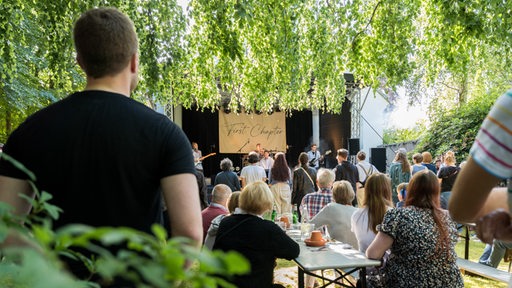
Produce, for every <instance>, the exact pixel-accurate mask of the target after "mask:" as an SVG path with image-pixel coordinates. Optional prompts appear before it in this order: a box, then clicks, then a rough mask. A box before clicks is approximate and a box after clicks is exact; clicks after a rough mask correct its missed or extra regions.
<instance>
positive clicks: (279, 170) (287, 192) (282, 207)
mask: <svg viewBox="0 0 512 288" xmlns="http://www.w3.org/2000/svg"><path fill="white" fill-rule="evenodd" d="M270 173H271V174H272V175H271V178H272V183H271V186H270V191H272V194H273V195H274V207H275V209H276V211H277V213H278V214H282V213H292V204H291V203H292V190H291V188H290V184H289V183H290V178H291V177H290V168H289V167H288V164H287V163H286V159H285V158H284V153H281V152H279V153H277V154H276V159H275V161H274V166H272V169H271V170H270Z"/></svg>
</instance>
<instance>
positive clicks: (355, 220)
mask: <svg viewBox="0 0 512 288" xmlns="http://www.w3.org/2000/svg"><path fill="white" fill-rule="evenodd" d="M389 209H392V208H391V207H388V210H389ZM351 224H352V229H351V231H352V232H354V234H356V238H357V243H358V244H359V251H361V252H363V253H366V249H368V246H370V244H371V243H372V242H373V239H375V236H377V235H376V234H375V233H373V230H372V229H368V207H363V208H358V209H357V211H356V212H354V214H352V219H351Z"/></svg>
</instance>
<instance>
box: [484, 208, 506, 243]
mask: <svg viewBox="0 0 512 288" xmlns="http://www.w3.org/2000/svg"><path fill="white" fill-rule="evenodd" d="M510 225H511V222H510V214H509V213H508V212H506V211H505V210H504V209H498V210H494V211H492V212H491V213H489V214H486V215H484V216H483V217H482V218H480V219H478V221H477V222H476V228H477V229H476V233H477V236H478V238H480V240H482V241H483V242H485V243H488V244H492V241H493V240H494V239H497V240H502V241H512V227H511V226H510Z"/></svg>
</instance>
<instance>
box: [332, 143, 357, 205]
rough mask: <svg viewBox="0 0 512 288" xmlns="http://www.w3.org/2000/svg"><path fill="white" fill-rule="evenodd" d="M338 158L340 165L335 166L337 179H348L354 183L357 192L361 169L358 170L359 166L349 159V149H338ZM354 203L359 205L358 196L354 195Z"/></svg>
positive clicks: (353, 186) (353, 187)
mask: <svg viewBox="0 0 512 288" xmlns="http://www.w3.org/2000/svg"><path fill="white" fill-rule="evenodd" d="M336 159H337V160H338V165H337V166H336V168H334V173H335V174H336V178H335V181H340V180H347V181H348V182H350V184H351V185H352V189H354V193H355V191H357V187H356V183H357V181H359V171H357V167H356V166H355V165H354V164H352V163H350V162H348V161H347V159H348V150H347V149H338V151H337V153H336ZM352 205H354V206H357V198H355V197H354V200H353V201H352Z"/></svg>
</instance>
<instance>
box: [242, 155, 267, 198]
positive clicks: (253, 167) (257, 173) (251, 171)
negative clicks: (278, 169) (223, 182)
mask: <svg viewBox="0 0 512 288" xmlns="http://www.w3.org/2000/svg"><path fill="white" fill-rule="evenodd" d="M259 158H260V157H259V155H258V153H256V152H251V153H249V159H248V161H249V165H247V166H245V167H244V168H242V171H241V172H240V179H241V180H242V189H243V188H244V187H245V186H246V185H247V184H250V183H252V182H255V181H258V180H261V181H263V182H265V181H266V180H267V175H266V174H265V169H263V168H262V167H261V166H259V165H258V163H259V160H260V159H259Z"/></svg>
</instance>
